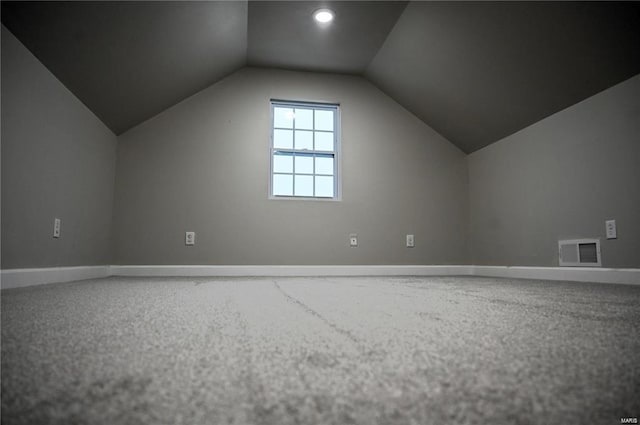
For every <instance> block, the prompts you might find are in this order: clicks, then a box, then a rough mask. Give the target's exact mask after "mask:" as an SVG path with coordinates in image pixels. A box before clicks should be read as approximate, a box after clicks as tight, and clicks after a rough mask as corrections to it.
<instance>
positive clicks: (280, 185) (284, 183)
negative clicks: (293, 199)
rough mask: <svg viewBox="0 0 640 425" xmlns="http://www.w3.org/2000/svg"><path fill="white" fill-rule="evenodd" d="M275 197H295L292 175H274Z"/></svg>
mask: <svg viewBox="0 0 640 425" xmlns="http://www.w3.org/2000/svg"><path fill="white" fill-rule="evenodd" d="M273 195H274V196H291V195H293V176H292V175H291V174H274V175H273Z"/></svg>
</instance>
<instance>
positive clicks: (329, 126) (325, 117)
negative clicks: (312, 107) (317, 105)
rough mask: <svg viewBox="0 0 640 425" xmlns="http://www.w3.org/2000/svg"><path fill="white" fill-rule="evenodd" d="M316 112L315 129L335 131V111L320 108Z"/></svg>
mask: <svg viewBox="0 0 640 425" xmlns="http://www.w3.org/2000/svg"><path fill="white" fill-rule="evenodd" d="M315 112H316V127H315V129H316V130H327V131H333V111H322V110H318V111H315Z"/></svg>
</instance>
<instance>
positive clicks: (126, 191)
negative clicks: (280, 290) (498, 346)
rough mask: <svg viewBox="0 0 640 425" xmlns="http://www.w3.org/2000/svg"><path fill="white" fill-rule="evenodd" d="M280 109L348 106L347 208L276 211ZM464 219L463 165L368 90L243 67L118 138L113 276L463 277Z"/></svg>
mask: <svg viewBox="0 0 640 425" xmlns="http://www.w3.org/2000/svg"><path fill="white" fill-rule="evenodd" d="M271 98H277V99H289V100H311V101H330V102H339V103H340V104H341V113H342V194H343V196H342V201H339V202H333V201H301V200H296V201H285V200H269V199H268V186H267V182H268V176H269V114H270V109H269V100H270V99H271ZM468 215H469V212H468V191H467V165H466V160H465V156H464V154H463V153H462V152H461V151H459V150H458V149H457V148H455V147H454V146H453V145H452V144H450V143H449V142H448V141H446V140H445V139H444V138H442V137H441V136H440V135H438V134H437V133H435V132H434V131H433V130H432V129H431V128H429V127H427V126H426V125H425V124H424V123H422V122H421V121H420V120H418V119H417V118H416V117H415V116H413V115H411V114H410V113H408V112H407V111H406V110H404V109H403V108H402V107H400V106H399V105H398V104H397V103H396V102H394V101H392V100H391V99H390V98H388V97H387V96H386V95H384V94H383V93H382V92H381V91H379V90H378V89H376V88H375V87H374V86H373V85H371V84H370V83H368V82H367V81H366V80H365V79H363V78H361V77H353V76H340V75H330V74H313V73H302V72H289V71H278V70H267V69H258V68H244V69H242V70H240V71H238V72H237V73H235V74H233V75H231V76H230V77H228V78H226V79H224V80H222V81H221V82H219V83H217V84H215V85H213V86H211V87H210V88H208V89H206V90H204V91H202V92H200V93H198V94H197V95H195V96H193V97H191V98H189V99H187V100H186V101H184V102H182V103H180V104H178V105H176V106H174V107H172V108H171V109H169V110H167V111H165V112H164V113H162V114H160V115H158V116H156V117H154V118H152V119H151V120H149V121H147V122H145V123H143V124H141V125H139V126H138V127H136V128H134V129H132V130H130V131H128V132H126V133H125V134H123V135H121V137H120V138H119V143H118V161H117V180H116V199H115V210H114V220H115V262H114V263H115V264H460V263H462V264H466V263H468V261H469V256H468V251H467V247H468V243H467V223H468ZM188 230H189V231H195V232H196V245H195V246H193V247H187V246H185V245H184V232H185V231H188ZM352 232H356V233H358V235H359V242H360V246H359V247H357V248H350V247H349V246H348V235H349V233H352ZM407 233H413V234H415V235H416V248H413V249H408V248H405V246H404V244H405V234H407Z"/></svg>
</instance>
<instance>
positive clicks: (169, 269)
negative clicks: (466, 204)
mask: <svg viewBox="0 0 640 425" xmlns="http://www.w3.org/2000/svg"><path fill="white" fill-rule="evenodd" d="M111 273H112V275H114V276H445V275H446V276H450V275H466V274H469V266H404V265H396V266H392V265H388V266H266V265H265V266H111Z"/></svg>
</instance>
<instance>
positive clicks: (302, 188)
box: [295, 176, 313, 196]
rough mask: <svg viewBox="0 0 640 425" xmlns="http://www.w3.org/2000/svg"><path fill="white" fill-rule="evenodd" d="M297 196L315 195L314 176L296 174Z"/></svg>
mask: <svg viewBox="0 0 640 425" xmlns="http://www.w3.org/2000/svg"><path fill="white" fill-rule="evenodd" d="M295 196H313V177H312V176H296V193H295Z"/></svg>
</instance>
